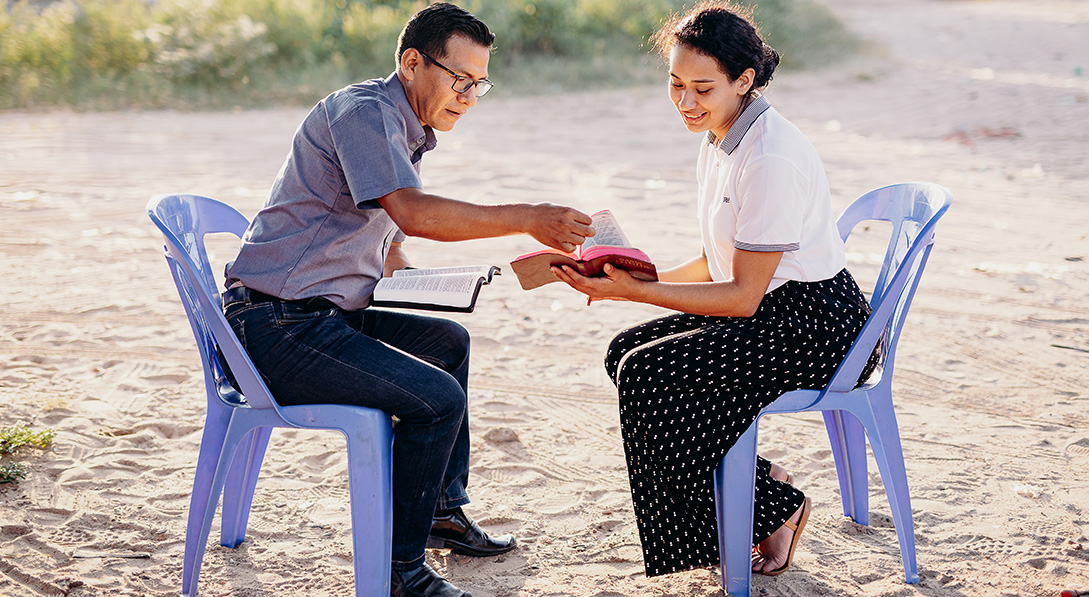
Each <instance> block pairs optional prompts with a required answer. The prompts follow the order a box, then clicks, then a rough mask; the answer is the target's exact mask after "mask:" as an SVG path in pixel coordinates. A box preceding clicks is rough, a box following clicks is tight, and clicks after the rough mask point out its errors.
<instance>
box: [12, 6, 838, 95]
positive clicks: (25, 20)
mask: <svg viewBox="0 0 1089 597" xmlns="http://www.w3.org/2000/svg"><path fill="white" fill-rule="evenodd" d="M458 3H459V4H461V5H462V6H464V7H465V8H467V9H469V10H471V11H473V12H474V13H475V14H477V15H478V16H480V17H481V18H482V19H483V20H484V21H485V22H486V23H488V24H489V26H490V27H491V28H492V29H493V30H494V31H495V32H496V34H497V39H496V52H495V54H494V56H493V59H492V64H491V65H490V69H489V70H490V71H491V72H490V76H491V78H492V79H493V80H494V81H496V82H497V84H498V85H499V86H500V89H502V90H503V92H504V93H511V94H526V93H548V92H556V91H568V90H576V89H587V88H596V87H618V86H621V87H622V86H631V85H642V84H645V83H648V82H650V81H657V80H659V79H660V78H661V77H662V76H664V75H663V74H662V72H663V71H662V69H661V68H660V65H661V59H660V58H658V57H657V56H654V55H651V54H650V53H648V48H647V46H646V40H647V38H648V37H649V36H650V34H651V33H652V32H653V31H654V29H655V28H656V27H657V26H658V24H659V23H660V22H661V21H662V19H663V18H664V17H665V16H666V15H668V14H669V13H670V12H671V11H673V10H677V9H679V8H681V7H682V5H683V4H684V1H683V0H462V1H460V2H458ZM421 6H422V2H421V1H420V0H158V1H156V2H151V3H148V2H144V1H142V0H59V1H55V2H51V3H42V2H34V3H31V2H28V0H20V1H18V2H16V3H14V4H10V5H6V8H5V9H4V10H3V11H0V109H12V108H31V109H35V108H50V107H59V106H64V107H71V108H75V109H81V110H99V109H118V108H127V107H141V108H148V107H150V108H155V107H169V108H182V109H219V108H227V107H234V106H246V107H258V106H268V105H283V104H304V105H309V104H312V103H313V102H314V101H315V100H316V99H317V98H319V97H322V96H323V95H325V94H326V93H328V92H329V91H331V90H333V89H336V88H339V87H341V86H343V85H345V84H348V83H351V82H354V81H358V80H361V79H365V78H371V77H378V76H385V75H387V74H389V72H391V71H392V70H393V66H394V59H393V52H394V48H395V45H396V37H397V34H398V33H399V32H400V29H401V27H402V26H403V25H404V22H405V20H406V19H407V18H408V17H409V16H410V15H411V14H412V13H414V12H415V11H416V10H418V9H419V8H420V7H421ZM756 17H757V20H758V21H759V23H760V24H761V26H762V29H763V31H764V33H765V34H766V36H767V38H768V41H769V43H771V44H772V45H773V46H775V47H776V48H777V49H778V50H779V51H780V54H781V55H782V56H783V67H784V68H808V67H811V66H817V65H824V64H828V63H829V62H832V61H834V60H837V59H839V58H840V57H843V56H845V55H848V54H850V53H851V52H852V51H853V50H854V48H855V47H856V42H855V41H854V39H853V38H852V36H851V35H849V34H848V32H847V31H846V30H844V28H843V27H842V26H841V25H840V24H839V23H838V22H837V21H836V20H835V19H834V18H833V17H832V15H831V14H830V13H828V11H827V10H826V9H824V8H823V7H822V6H821V5H819V4H816V3H815V2H814V1H813V0H763V1H761V2H760V3H759V6H758V7H757V11H756Z"/></svg>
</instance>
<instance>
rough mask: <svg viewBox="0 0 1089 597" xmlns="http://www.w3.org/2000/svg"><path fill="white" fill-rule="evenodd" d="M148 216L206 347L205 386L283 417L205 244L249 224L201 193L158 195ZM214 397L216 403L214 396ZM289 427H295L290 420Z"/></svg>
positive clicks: (235, 403) (229, 400) (227, 400)
mask: <svg viewBox="0 0 1089 597" xmlns="http://www.w3.org/2000/svg"><path fill="white" fill-rule="evenodd" d="M147 212H148V216H149V217H150V218H151V221H152V222H154V223H155V226H156V227H158V228H159V231H160V232H162V234H163V238H164V240H165V242H166V247H165V248H166V256H167V261H168V262H169V264H170V271H171V273H172V274H173V276H174V283H175V284H176V285H177V286H178V290H179V294H180V295H181V296H183V297H185V300H183V301H182V303H183V306H184V307H185V311H186V313H187V314H188V315H189V322H190V324H191V326H192V328H193V335H194V336H195V337H196V339H197V345H198V346H199V347H200V353H201V355H200V356H201V359H202V360H203V361H204V362H205V364H206V365H210V366H205V367H204V371H205V383H206V384H208V387H209V388H213V387H214V388H215V390H216V394H217V395H218V399H219V400H221V401H222V402H223V403H224V404H225V405H228V406H231V407H249V408H253V409H270V410H274V411H276V413H278V414H279V415H280V417H281V418H283V412H282V411H281V409H280V407H279V405H277V404H276V402H275V401H274V400H272V397H271V395H270V393H269V390H268V388H267V387H266V386H265V383H264V381H263V380H262V379H261V377H260V375H259V374H258V373H257V370H256V369H255V368H254V366H253V363H252V362H251V361H250V359H249V357H248V356H247V355H246V352H245V349H243V348H242V345H241V344H240V343H239V341H238V338H237V337H236V336H235V335H234V332H233V331H232V330H231V328H230V325H229V324H228V323H227V320H226V318H224V317H223V311H222V307H221V303H220V299H219V293H218V292H216V291H215V288H216V283H215V276H216V272H214V271H213V270H212V266H211V264H210V263H209V261H208V252H207V250H206V249H205V246H204V237H205V235H207V234H213V233H220V232H227V233H231V234H234V235H235V236H238V237H239V238H241V236H242V235H243V234H244V233H245V231H246V228H247V227H248V226H249V221H248V220H247V219H246V217H245V216H244V215H242V214H241V213H240V212H239V211H238V210H236V209H234V208H233V207H231V206H229V205H227V204H225V203H221V202H219V201H216V200H215V199H210V198H208V197H202V196H200V195H159V196H156V197H152V198H151V199H150V200H149V201H148V204H147ZM216 346H218V347H219V350H220V352H222V354H223V358H224V359H225V360H226V361H227V363H228V364H229V366H230V368H231V373H232V374H233V376H234V378H235V382H236V383H237V384H238V385H239V389H241V390H242V394H239V393H238V392H237V391H236V390H235V389H234V388H233V387H232V386H231V384H230V383H229V382H228V381H227V378H226V375H225V374H224V373H223V367H222V366H221V364H220V361H219V358H218V357H217V355H216ZM211 372H214V373H211ZM209 375H211V376H212V377H211V378H209V377H208V376H209ZM208 399H209V400H212V396H211V392H209V398H208ZM209 406H212V405H209ZM285 424H288V425H289V426H293V425H291V424H290V423H288V422H287V421H286V419H285Z"/></svg>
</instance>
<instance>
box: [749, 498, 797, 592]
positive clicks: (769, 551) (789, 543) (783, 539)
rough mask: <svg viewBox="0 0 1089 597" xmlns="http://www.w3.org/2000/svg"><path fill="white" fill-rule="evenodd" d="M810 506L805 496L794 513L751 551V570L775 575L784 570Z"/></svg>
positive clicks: (790, 557)
mask: <svg viewBox="0 0 1089 597" xmlns="http://www.w3.org/2000/svg"><path fill="white" fill-rule="evenodd" d="M811 507H812V504H811V502H810V501H809V498H805V501H804V502H802V505H801V507H799V508H798V511H797V512H795V513H794V515H793V516H791V517H790V518H789V519H788V520H787V521H786V522H784V523H783V526H781V527H779V528H778V529H776V530H775V532H774V533H772V534H771V536H770V537H768V538H767V539H764V540H763V541H761V542H760V544H759V545H757V546H756V548H755V549H753V552H752V571H753V572H755V573H757V574H764V575H767V576H777V575H779V574H782V573H783V572H786V569H787V568H789V567H790V563H791V562H792V561H793V560H794V548H796V547H798V540H799V539H800V538H801V536H802V529H804V528H805V523H806V522H808V521H809V510H810V508H811Z"/></svg>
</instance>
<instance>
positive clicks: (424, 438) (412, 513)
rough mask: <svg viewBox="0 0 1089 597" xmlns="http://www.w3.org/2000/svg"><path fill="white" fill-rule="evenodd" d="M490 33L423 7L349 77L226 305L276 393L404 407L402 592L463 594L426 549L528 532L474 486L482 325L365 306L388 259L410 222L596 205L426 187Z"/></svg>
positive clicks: (494, 222)
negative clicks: (507, 528)
mask: <svg viewBox="0 0 1089 597" xmlns="http://www.w3.org/2000/svg"><path fill="white" fill-rule="evenodd" d="M493 41H494V35H493V34H492V33H491V32H490V31H489V30H488V28H487V26H486V25H485V24H484V23H482V22H481V21H479V20H478V19H477V18H476V17H475V16H473V15H472V14H470V13H468V12H466V11H465V10H463V9H461V8H458V7H456V6H453V5H451V4H446V3H438V4H433V5H431V6H429V7H427V8H424V9H423V10H421V11H420V12H418V13H416V14H415V15H414V16H413V17H412V18H411V19H410V20H409V22H408V23H407V24H406V25H405V28H404V30H403V31H402V32H401V36H400V38H399V40H398V47H397V54H396V56H397V68H396V70H395V72H394V73H393V74H391V75H390V76H389V77H388V78H386V79H374V80H369V81H365V82H363V83H359V84H356V85H350V86H348V87H345V88H344V89H341V90H339V91H336V92H334V93H332V94H331V95H329V96H328V97H326V98H325V99H324V100H322V101H321V102H319V103H318V104H317V106H315V107H314V109H313V110H311V112H310V114H309V115H308V116H307V117H306V119H305V120H304V121H303V122H302V124H301V125H300V126H299V128H298V130H297V131H296V133H295V138H294V141H293V145H292V149H291V152H290V154H289V155H288V157H287V160H286V161H285V163H284V165H283V167H282V168H281V170H280V173H279V174H278V176H277V178H276V181H275V183H274V184H273V187H272V190H271V193H270V196H269V199H268V201H267V202H266V204H265V206H264V207H263V208H262V209H261V211H260V212H259V213H258V214H257V216H256V217H255V218H254V220H253V223H252V224H251V225H250V228H249V230H248V231H247V233H246V235H245V238H244V240H243V245H242V248H241V251H240V252H239V254H238V257H237V258H236V259H235V260H234V261H233V262H231V263H229V264H227V269H226V285H227V288H228V289H227V290H226V292H224V294H223V303H224V309H225V312H226V315H227V319H228V320H229V321H230V322H231V326H232V327H233V328H234V330H235V333H237V334H238V337H239V339H240V340H241V341H242V344H243V345H244V346H245V347H246V350H247V352H248V353H249V354H250V356H251V357H252V359H253V361H254V363H255V364H256V365H257V368H258V370H259V371H260V372H261V374H262V375H263V376H264V378H265V380H266V382H267V383H268V386H269V388H270V389H271V390H272V393H273V395H274V396H276V399H277V401H278V402H280V403H281V404H285V405H286V404H305V403H329V402H335V403H346V404H356V405H360V406H366V407H370V408H378V409H381V410H383V411H385V412H387V413H389V414H391V415H395V416H396V417H397V418H398V423H397V425H396V427H395V428H394V436H395V441H394V444H393V572H392V578H391V594H392V595H396V596H402V595H404V596H422V597H457V596H462V595H468V593H465V592H463V591H461V590H460V589H458V588H457V587H455V586H454V585H453V584H451V583H450V582H448V581H446V580H445V579H443V578H442V577H441V576H439V575H438V574H437V573H436V572H435V571H434V570H432V569H431V568H430V567H429V566H428V565H427V563H426V561H425V559H424V548H425V546H427V547H438V548H449V549H452V550H453V551H455V552H458V553H463V554H468V555H473V556H488V555H494V554H500V553H504V552H507V551H509V550H511V549H513V548H514V547H515V539H514V537H512V536H509V535H506V536H502V537H490V536H489V535H488V534H487V533H486V532H484V531H483V530H482V529H480V527H478V526H477V525H476V524H475V523H474V522H473V521H472V519H470V518H469V517H468V516H467V515H466V514H465V513H464V512H463V511H462V509H461V507H462V506H463V505H465V504H467V503H468V502H469V498H468V495H467V493H466V489H465V487H466V482H467V477H468V470H469V431H468V418H467V413H466V402H467V401H466V388H467V384H468V363H469V338H468V334H467V332H466V331H465V329H464V328H462V327H461V326H460V325H458V324H457V323H454V322H452V321H449V320H444V319H438V318H432V317H424V316H421V315H415V314H406V313H399V312H393V311H382V310H378V309H369V308H367V307H368V305H369V302H370V296H371V292H372V290H373V289H374V286H375V284H376V283H377V280H378V279H379V278H380V277H381V276H382V275H389V274H390V273H391V272H393V271H394V270H396V269H399V268H402V267H406V266H408V265H409V261H408V258H407V256H406V254H405V252H404V250H403V249H402V247H401V242H402V241H403V239H404V238H405V236H406V235H408V236H420V237H425V238H430V239H434V240H442V241H457V240H465V239H472V238H483V237H492V236H503V235H509V234H516V233H525V234H529V235H531V236H532V237H533V238H535V239H537V240H538V241H540V242H542V243H543V244H545V245H548V246H550V247H554V248H558V249H561V250H564V251H570V250H573V249H574V247H575V246H576V245H578V244H581V243H582V239H583V238H584V237H586V236H590V235H592V234H593V230H592V229H591V228H590V227H589V226H588V225H589V224H590V218H589V216H587V215H585V214H583V213H580V212H578V211H575V210H573V209H570V208H566V207H562V206H555V205H548V204H537V205H529V204H509V205H496V206H480V205H474V204H470V203H465V202H460V201H455V200H452V199H447V198H443V197H439V196H436V195H432V194H428V193H425V192H424V191H423V190H422V189H421V188H420V186H421V183H420V177H419V166H420V158H421V157H422V156H423V153H424V152H426V151H428V150H431V149H433V148H434V147H435V143H436V139H435V134H434V131H435V130H439V131H448V130H450V129H451V128H453V126H454V124H455V123H456V122H457V121H458V119H459V118H460V117H461V116H462V115H463V114H465V112H466V111H467V110H468V109H469V108H471V107H473V106H474V105H475V104H476V101H477V99H478V98H479V97H480V96H482V95H484V94H485V93H486V92H487V91H488V90H489V89H490V88H491V86H492V84H491V82H490V81H488V78H487V76H488V58H489V56H490V51H491V46H492V43H493Z"/></svg>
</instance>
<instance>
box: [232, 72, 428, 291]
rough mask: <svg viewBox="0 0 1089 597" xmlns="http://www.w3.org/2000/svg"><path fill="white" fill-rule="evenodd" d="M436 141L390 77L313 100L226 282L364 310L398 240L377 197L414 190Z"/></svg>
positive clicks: (401, 236)
mask: <svg viewBox="0 0 1089 597" xmlns="http://www.w3.org/2000/svg"><path fill="white" fill-rule="evenodd" d="M435 143H436V140H435V133H434V131H432V130H431V127H424V126H422V125H421V124H420V119H419V117H417V116H416V114H415V112H413V111H412V106H410V105H409V103H408V98H407V97H406V96H405V90H404V87H402V85H401V81H400V79H398V78H397V74H396V73H394V74H391V75H390V76H389V77H387V78H386V79H384V80H383V79H372V80H369V81H364V82H362V83H358V84H355V85H349V86H347V87H345V88H343V89H341V90H339V91H335V92H333V93H332V94H330V95H329V96H328V97H326V98H325V99H323V100H322V101H320V102H318V104H317V105H316V106H314V109H313V110H311V111H310V114H308V115H307V117H306V119H305V120H303V122H302V124H300V125H299V128H298V130H296V131H295V138H294V141H293V142H292V146H291V152H290V153H289V154H288V156H287V160H285V161H284V165H283V167H281V168H280V173H279V174H278V175H277V177H276V181H275V182H274V183H273V185H272V191H271V193H270V195H269V198H268V201H266V202H265V206H264V207H263V208H262V209H261V211H259V212H258V213H257V215H256V216H255V217H254V219H253V222H251V223H250V227H249V230H247V231H246V235H245V237H244V238H243V241H242V249H241V251H240V252H239V254H238V257H237V258H236V259H235V260H234V261H233V262H231V263H228V264H227V267H226V285H227V286H228V287H229V286H231V285H233V284H235V283H236V282H241V283H242V284H244V285H245V286H247V287H249V288H252V289H254V290H258V291H260V292H264V293H266V294H271V295H273V296H277V297H280V298H281V299H284V300H297V299H305V298H312V297H317V296H322V297H325V298H327V299H329V300H331V301H332V302H334V303H336V304H337V305H338V306H339V307H341V308H343V309H348V310H355V309H362V308H364V307H366V306H367V305H368V304H369V303H370V297H371V293H372V291H373V290H374V286H375V284H377V283H378V280H379V278H381V277H382V266H383V264H384V263H385V259H386V255H387V254H388V253H389V248H390V243H392V242H400V241H401V240H403V239H404V234H403V233H402V232H401V231H400V230H399V229H398V228H397V225H396V224H394V222H393V220H392V219H391V218H390V217H389V214H387V213H386V211H385V210H384V209H382V207H381V205H379V203H378V201H377V199H378V198H379V197H383V196H385V195H388V194H389V193H392V192H393V191H396V190H397V189H403V188H409V187H415V188H419V187H420V186H421V184H420V173H419V169H420V159H421V158H422V157H423V154H424V152H425V151H429V150H431V149H434V148H435Z"/></svg>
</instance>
